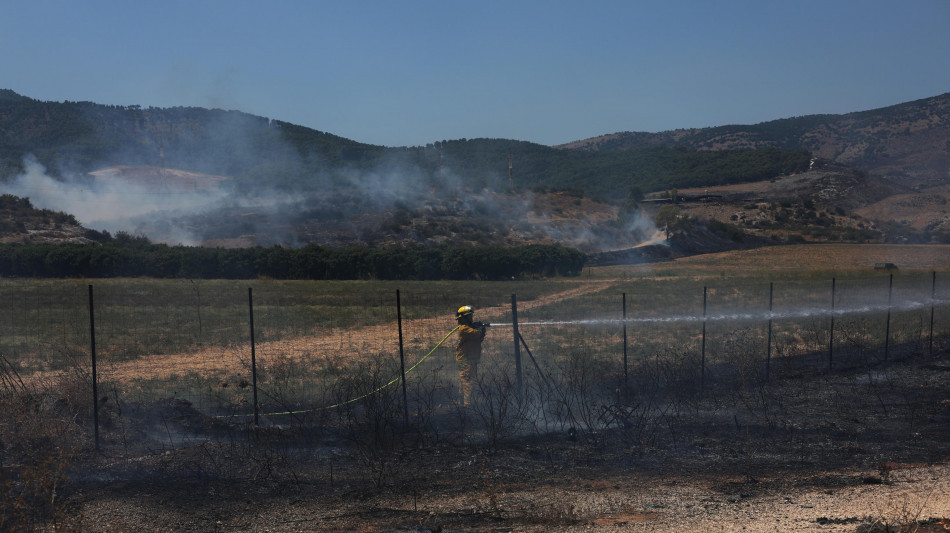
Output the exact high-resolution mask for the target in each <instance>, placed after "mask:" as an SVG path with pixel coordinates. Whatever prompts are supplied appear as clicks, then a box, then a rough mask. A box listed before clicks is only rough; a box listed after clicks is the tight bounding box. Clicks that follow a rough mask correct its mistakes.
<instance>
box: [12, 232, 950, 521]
mask: <svg viewBox="0 0 950 533" xmlns="http://www.w3.org/2000/svg"><path fill="white" fill-rule="evenodd" d="M882 262H886V263H894V264H895V265H897V267H898V270H896V271H877V270H874V265H875V264H876V263H882ZM948 272H950V247H947V246H873V245H871V246H860V245H800V246H798V245H797V246H776V247H771V248H763V249H758V250H749V251H740V252H729V253H721V254H711V255H705V256H695V257H690V258H685V259H679V260H676V261H671V262H666V263H656V264H650V265H628V266H612V267H598V268H591V269H589V270H585V271H584V273H583V275H582V276H580V277H578V278H573V279H557V280H538V281H530V280H526V281H518V282H503V283H481V282H466V283H449V282H435V283H415V284H413V283H396V282H346V283H343V282H339V283H338V282H330V283H312V282H276V281H268V280H253V281H250V282H201V283H193V282H188V281H163V282H160V281H157V280H97V281H95V282H89V284H93V285H95V287H96V290H97V291H98V292H97V295H98V296H97V300H96V302H97V305H100V306H101V310H100V311H97V317H96V327H97V328H99V330H100V331H101V337H100V338H99V346H97V349H98V350H99V351H100V356H101V357H102V361H101V362H100V368H99V372H100V383H99V385H100V388H99V398H97V400H96V405H97V414H98V417H99V423H100V425H99V449H98V450H96V449H95V447H94V443H95V442H96V441H95V438H94V437H95V436H94V434H93V429H94V427H93V417H92V415H93V411H92V402H91V401H90V398H91V394H90V391H89V388H88V387H89V386H90V377H89V367H88V357H89V351H88V348H87V347H86V346H85V345H84V343H87V342H88V340H89V339H88V337H87V336H86V333H87V332H88V327H89V325H88V322H87V321H88V313H87V310H86V308H85V307H84V306H85V304H86V301H85V299H84V298H83V296H84V295H85V289H86V286H87V282H86V281H83V280H78V281H77V280H65V281H56V280H49V281H42V282H32V281H27V280H16V281H7V280H5V281H3V282H2V283H0V294H2V295H3V296H4V297H5V301H8V302H11V303H12V304H13V305H15V306H20V307H21V309H19V314H22V315H23V316H22V317H21V318H22V319H21V318H17V317H14V316H7V317H6V318H4V319H3V320H2V321H0V328H3V329H2V330H0V355H2V356H3V358H2V360H0V363H2V364H0V378H2V379H0V395H2V397H3V400H4V402H5V403H6V404H7V405H8V406H9V408H8V409H7V410H6V411H5V414H4V415H3V416H2V418H0V458H2V461H0V475H2V477H0V511H3V513H2V517H3V518H0V530H22V531H102V532H105V531H281V532H282V531H419V532H422V531H427V532H428V531H444V532H447V531H525V532H542V531H567V532H574V531H604V532H614V531H671V532H672V531H710V530H713V531H717V530H720V531H737V530H743V531H837V532H859V531H860V532H864V533H871V532H885V531H921V532H932V531H946V530H947V529H946V528H947V527H948V524H950V522H948V519H950V445H948V442H950V381H948V380H947V379H946V378H947V376H948V375H950V374H948V372H950V352H948V349H950V346H948V337H950V323H948V319H950V312H948V309H947V308H946V304H945V303H941V304H940V306H939V307H938V308H937V313H936V329H937V333H938V337H937V340H936V343H935V345H936V349H935V350H933V349H928V348H929V347H928V345H927V341H928V335H927V324H926V321H927V318H928V312H929V309H928V308H927V307H924V308H914V309H910V310H902V311H900V312H897V311H895V312H894V313H893V317H891V316H890V313H887V314H888V318H887V320H888V322H887V325H888V327H887V329H888V331H887V337H886V338H887V340H888V341H890V342H892V343H893V345H892V346H891V349H892V356H891V358H890V359H886V358H882V356H881V354H882V346H881V343H882V342H883V339H884V338H885V336H884V329H885V328H884V327H883V325H884V320H883V319H884V315H885V312H884V311H883V310H878V311H875V312H873V313H870V314H861V315H860V316H858V317H849V316H846V315H842V316H840V317H839V320H838V321H837V323H836V324H835V328H836V335H837V337H836V338H837V343H839V344H838V350H839V355H838V357H839V359H836V365H837V366H835V367H834V368H831V369H829V367H828V363H827V356H826V353H827V351H828V347H827V339H828V329H829V323H828V317H827V316H825V317H820V318H814V317H807V316H801V317H797V318H795V319H793V320H792V319H788V320H785V321H784V322H782V321H776V322H777V323H776V324H775V328H774V334H772V333H771V332H770V333H769V335H768V336H767V335H766V325H765V321H764V320H763V319H761V316H759V315H757V316H759V317H758V318H756V319H754V320H749V319H743V318H741V317H740V318H730V319H728V320H722V321H719V322H715V323H712V322H711V323H710V324H709V327H708V331H707V330H706V328H705V326H703V328H702V330H701V329H700V326H701V323H700V322H697V321H696V320H695V318H694V317H693V315H695V314H696V313H698V312H699V311H700V309H701V307H699V306H700V305H701V303H702V297H703V293H704V289H705V288H706V287H708V288H709V291H708V292H709V297H710V312H711V313H722V312H728V313H735V312H737V311H736V310H741V311H742V312H746V311H748V310H752V311H754V312H755V313H759V314H760V313H761V312H762V311H763V309H767V307H763V306H764V305H765V304H767V300H764V301H763V296H765V297H767V296H768V292H763V289H767V288H768V287H769V284H770V283H772V282H775V284H776V285H777V286H779V287H781V290H780V291H777V292H778V295H779V297H778V298H777V305H778V306H779V307H781V306H786V307H789V306H794V305H796V304H797V303H798V302H801V303H803V304H806V305H808V306H812V305H814V304H813V302H812V301H811V298H812V293H813V292H817V295H818V297H819V300H821V299H824V298H826V295H827V292H828V291H827V289H828V282H829V280H830V279H831V278H833V277H837V278H838V279H839V290H840V291H841V293H840V294H839V297H840V298H841V300H842V303H843V304H844V303H849V305H851V304H854V305H858V304H860V305H865V303H866V302H871V303H874V302H881V301H882V298H883V301H886V298H887V292H886V288H887V285H886V280H887V278H888V277H889V276H890V275H891V274H893V275H894V277H895V278H896V279H897V283H896V285H895V286H896V287H897V288H898V290H897V292H898V293H900V294H901V295H903V294H904V293H905V292H908V291H912V292H913V293H914V294H913V299H919V298H921V297H923V298H926V297H927V295H928V294H929V291H930V290H931V289H930V285H929V283H930V280H931V276H934V278H933V279H935V280H937V284H936V290H935V292H936V293H937V296H938V300H941V301H945V300H946V299H947V297H948V283H947V281H946V280H945V279H944V278H945V277H946V276H947V273H948ZM934 273H935V274H934ZM882 282H883V283H882ZM247 286H252V287H254V295H255V327H256V328H257V329H258V332H259V337H258V339H257V342H258V343H257V345H256V346H255V351H256V357H257V364H258V365H260V374H259V376H258V379H259V381H260V383H259V389H260V398H259V402H260V403H261V406H262V408H263V409H262V411H263V416H262V417H261V424H260V426H259V427H255V426H254V425H253V424H252V423H251V422H252V420H253V419H252V418H251V417H250V416H245V415H247V414H249V413H251V412H252V409H251V406H252V403H251V402H252V401H253V396H252V388H253V387H252V386H251V383H250V382H251V376H250V374H249V373H248V369H249V368H250V367H249V365H250V355H251V354H250V349H249V347H248V340H247V339H246V332H247V319H248V316H247V308H246V302H247V297H248V291H247ZM868 287H870V288H869V289H868ZM395 289H401V291H402V297H403V300H402V301H403V305H404V306H405V308H404V309H403V313H404V315H403V319H404V333H405V341H406V356H407V362H408V364H410V365H411V364H414V363H415V362H417V361H418V360H419V359H420V357H422V355H424V354H425V353H426V352H427V351H428V350H429V349H431V348H432V346H433V344H434V343H435V342H437V341H438V339H439V338H441V337H442V335H444V334H445V333H447V332H449V331H451V328H452V327H453V326H454V320H452V315H451V313H452V311H453V310H454V308H455V307H457V306H458V305H460V304H461V303H474V304H475V305H476V307H477V308H478V310H479V315H478V317H479V318H481V319H483V320H487V321H490V322H493V323H495V324H496V326H494V327H492V328H490V330H489V337H488V339H487V340H486V347H485V361H484V362H483V364H482V366H483V368H482V371H481V384H480V386H479V401H477V402H476V403H475V405H474V406H472V407H468V408H466V407H463V406H462V405H461V404H460V402H459V401H458V399H457V395H456V394H457V393H456V390H457V389H456V387H457V384H456V381H455V380H456V379H457V373H456V369H455V367H454V363H453V361H452V354H451V347H450V346H448V345H450V344H451V343H452V340H451V339H450V340H449V341H447V343H446V346H444V347H442V348H440V349H439V350H437V351H435V353H433V355H432V356H431V358H430V359H428V360H426V361H424V364H422V365H420V366H419V367H418V368H417V369H416V370H415V371H414V372H412V373H411V374H410V375H409V376H408V379H407V380H406V385H407V389H406V394H407V396H403V390H402V388H401V386H400V385H401V383H400V382H399V381H396V382H391V381H390V379H391V378H392V376H393V375H398V358H397V355H398V339H397V331H396V325H397V324H396V317H395V311H394V308H393V303H394V302H393V296H394V294H393V293H394V292H395ZM859 289H861V290H859ZM864 289H867V290H868V291H869V292H870V296H867V295H865V294H863V293H864V292H866V291H864ZM783 291H784V292H783ZM859 292H860V293H862V294H860V297H861V298H864V299H860V300H858V299H857V298H858V296H856V294H857V293H859ZM621 293H623V294H624V296H625V299H626V301H627V303H628V304H629V313H630V316H631V317H636V319H637V320H639V322H631V323H630V324H629V326H628V328H627V329H626V330H624V331H623V332H622V331H621V329H620V326H619V322H618V321H617V320H616V318H617V317H618V316H619V312H620V309H619V303H620V302H619V296H620V294H621ZM513 294H518V310H519V320H520V321H522V322H523V323H524V326H523V329H522V336H523V341H522V342H523V346H522V351H521V357H522V358H523V364H524V384H523V388H522V389H521V390H520V391H519V389H517V388H516V382H515V379H514V372H513V367H512V364H513V358H512V355H513V354H512V351H513V348H512V332H513V331H512V328H511V327H510V325H509V323H510V322H511V319H512V315H511V308H510V306H511V296H512V295H513ZM143 302H144V303H143ZM750 312H751V311H750ZM664 317H674V319H669V320H667V318H664ZM675 317H682V322H679V320H680V319H678V318H675ZM654 318H656V319H658V320H659V321H662V323H653V322H650V321H651V320H653V319H654ZM579 320H580V322H578V321H579ZM585 320H586V322H585ZM667 322H668V323H667ZM701 331H702V332H703V333H708V337H709V338H708V342H707V339H706V336H705V335H703V336H701V333H700V332H701ZM627 333H629V342H628V343H627V344H628V345H629V354H628V355H629V358H630V376H629V381H628V382H627V383H626V384H624V372H625V371H621V368H625V367H622V366H621V363H620V361H621V359H620V357H621V355H620V347H621V345H622V344H623V336H622V335H623V334H627ZM767 342H768V346H769V348H770V350H771V351H772V357H774V358H775V359H774V361H772V364H773V368H772V372H773V374H771V379H767V378H763V375H762V373H761V371H762V369H763V366H762V364H763V358H764V357H765V356H764V354H765V353H766V351H765V348H766V343H767ZM700 350H702V352H700ZM529 351H530V352H531V353H530V354H529V353H528V352H529ZM625 353H626V352H625ZM700 353H703V355H704V356H705V358H706V359H707V361H706V365H708V366H703V372H702V374H703V375H702V379H703V381H702V382H701V381H700V380H701V376H700V371H699V370H698V368H699V367H698V366H697V364H698V362H699V360H700ZM26 355H29V357H27V358H26V359H24V360H18V359H16V357H15V356H17V357H25V356H26ZM57 358H62V359H57ZM387 382H389V383H395V384H394V385H392V386H386V384H387ZM353 398H360V399H359V400H358V401H353V402H351V401H350V400H351V399H353ZM404 398H408V402H409V403H408V405H409V406H410V407H411V408H410V409H407V410H404V407H403V406H404V405H405V404H404V403H403V401H404ZM331 404H333V405H334V407H332V408H326V406H328V405H331ZM291 410H297V411H295V414H292V415H288V414H268V412H274V411H291ZM226 414H232V415H233V414H238V415H239V416H226V417H222V415H226Z"/></svg>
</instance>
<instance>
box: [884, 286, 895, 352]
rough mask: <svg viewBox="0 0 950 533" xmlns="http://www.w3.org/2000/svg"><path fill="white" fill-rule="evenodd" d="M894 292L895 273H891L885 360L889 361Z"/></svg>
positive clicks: (885, 334) (885, 331) (888, 290)
mask: <svg viewBox="0 0 950 533" xmlns="http://www.w3.org/2000/svg"><path fill="white" fill-rule="evenodd" d="M893 293H894V274H891V276H890V281H889V282H888V284H887V326H885V328H884V362H885V363H886V362H887V353H888V349H889V348H890V345H891V295H892V294H893Z"/></svg>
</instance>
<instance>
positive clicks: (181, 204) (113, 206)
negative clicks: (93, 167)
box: [0, 156, 226, 244]
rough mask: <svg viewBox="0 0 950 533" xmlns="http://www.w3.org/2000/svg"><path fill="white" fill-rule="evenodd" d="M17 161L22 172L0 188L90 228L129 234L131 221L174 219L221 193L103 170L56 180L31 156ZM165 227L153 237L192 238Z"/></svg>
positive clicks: (206, 206)
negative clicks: (159, 184) (135, 179)
mask: <svg viewBox="0 0 950 533" xmlns="http://www.w3.org/2000/svg"><path fill="white" fill-rule="evenodd" d="M23 166H24V169H25V171H24V172H23V173H22V174H19V175H17V176H14V178H13V179H12V180H10V181H9V182H4V183H0V190H2V192H3V193H5V194H12V195H14V196H20V197H24V198H29V199H30V202H31V203H32V204H33V205H34V206H35V207H37V208H39V209H49V210H52V211H62V212H65V213H68V214H71V215H73V216H74V217H76V219H77V220H78V221H79V223H80V224H82V225H83V226H85V227H87V228H92V229H96V230H105V231H110V232H118V231H125V232H132V233H134V228H135V225H136V224H134V223H133V222H134V221H136V220H138V221H141V220H143V219H144V218H148V219H151V220H155V219H165V220H174V219H177V218H181V217H184V216H188V215H191V214H194V213H198V212H201V211H204V210H208V209H210V208H212V207H214V206H215V205H217V204H219V203H220V202H221V201H223V200H224V198H225V197H226V193H225V192H223V191H220V190H202V191H197V190H194V191H187V190H184V191H183V190H180V189H174V188H161V187H155V186H149V185H147V184H142V183H136V182H133V181H130V180H127V179H124V178H122V177H121V176H120V175H118V174H115V173H108V172H106V173H101V174H99V175H97V176H95V177H93V176H71V177H68V178H66V179H63V180H60V179H56V178H53V177H51V176H49V175H48V174H47V170H46V167H44V166H43V165H42V164H40V163H39V162H38V161H37V160H36V158H35V157H33V156H27V157H26V158H24V161H23ZM166 225H167V224H166ZM168 229H169V231H168V235H163V236H161V237H160V238H158V239H157V240H159V241H161V242H168V243H171V244H193V243H195V242H196V239H195V237H194V235H192V234H191V232H189V231H188V230H186V229H185V228H182V227H169V228H168ZM150 237H151V236H150Z"/></svg>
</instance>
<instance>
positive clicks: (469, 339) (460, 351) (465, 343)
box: [455, 323, 485, 365]
mask: <svg viewBox="0 0 950 533" xmlns="http://www.w3.org/2000/svg"><path fill="white" fill-rule="evenodd" d="M458 333H459V340H458V344H456V345H455V361H456V362H457V363H459V364H470V365H475V364H478V361H479V359H481V357H482V340H483V339H484V338H485V326H484V324H481V323H474V324H472V323H469V324H461V325H459V329H458Z"/></svg>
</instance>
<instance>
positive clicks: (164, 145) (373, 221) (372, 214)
mask: <svg viewBox="0 0 950 533" xmlns="http://www.w3.org/2000/svg"><path fill="white" fill-rule="evenodd" d="M113 111H114V110H113ZM85 112H86V113H87V114H88V115H89V116H92V117H93V119H91V120H93V122H92V123H93V124H96V125H97V126H96V127H97V128H99V131H97V133H96V135H97V137H96V139H97V141H96V142H97V143H98V144H99V145H100V147H99V148H98V149H97V151H95V152H94V153H95V158H94V159H91V160H89V159H90V158H92V155H91V154H85V153H84V158H83V160H82V161H81V162H80V161H78V160H76V159H70V154H71V153H72V154H74V156H75V150H74V151H68V150H64V151H61V152H57V155H56V157H55V158H51V156H49V155H48V154H45V153H44V154H42V157H37V156H34V155H33V154H27V156H26V157H25V158H24V159H23V163H22V171H21V172H19V173H15V174H14V175H13V176H12V177H10V178H9V179H7V180H4V181H3V182H2V183H0V191H2V192H4V193H8V194H14V195H17V196H21V197H28V198H29V199H30V200H31V201H32V202H33V204H34V205H36V206H37V207H39V208H44V209H53V210H57V211H62V212H65V213H69V214H72V215H74V216H76V218H77V219H78V220H79V221H80V223H81V224H83V225H84V226H86V227H88V228H92V229H95V230H98V231H108V232H111V233H116V232H125V233H129V234H132V235H136V236H139V235H141V236H146V237H147V238H149V239H150V240H152V241H154V242H161V243H167V244H184V245H189V246H195V245H206V246H223V247H247V246H256V245H261V246H272V245H279V246H290V247H297V246H302V245H305V244H311V243H312V244H320V245H330V246H346V245H351V244H357V245H362V244H365V245H371V246H376V245H392V244H404V243H410V242H411V243H417V244H423V245H429V246H431V245H438V244H445V243H448V244H486V243H491V244H493V245H518V244H527V243H553V242H560V243H561V244H565V245H568V246H574V247H577V248H579V249H581V250H584V251H587V250H602V249H613V248H625V247H629V246H633V245H635V244H637V243H639V242H641V241H643V240H646V239H647V238H649V237H651V236H652V235H653V233H654V232H655V229H654V228H652V223H650V222H648V221H646V220H645V219H642V220H634V219H631V218H630V217H624V219H623V220H622V221H621V220H618V218H619V217H618V216H617V208H618V206H617V205H616V204H615V203H613V201H594V200H591V199H589V198H583V197H582V196H576V195H575V194H576V191H575V193H567V194H564V193H558V192H556V191H555V192H551V191H550V190H541V189H535V190H532V189H531V188H530V187H525V186H523V185H517V184H516V183H513V182H511V181H510V180H509V176H508V175H506V168H505V165H506V160H505V157H506V155H507V154H505V153H504V152H499V153H493V154H488V153H486V154H478V153H468V152H466V154H465V158H464V159H459V158H454V157H453V156H452V154H448V155H447V156H446V155H444V154H443V153H442V151H441V149H439V148H438V147H436V146H434V145H433V146H429V147H418V148H412V149H409V148H404V149H398V148H383V147H372V146H368V145H362V144H359V143H354V142H352V141H347V140H345V139H340V138H338V137H335V136H332V135H329V134H323V133H320V132H315V131H312V130H307V129H306V128H299V127H295V126H293V125H290V124H285V123H281V122H277V121H268V120H267V119H261V118H259V117H253V116H250V115H246V114H243V113H237V112H222V111H220V110H217V111H208V110H196V109H184V110H139V109H135V110H131V109H130V110H127V112H126V113H124V114H120V115H119V116H118V117H111V115H109V113H108V112H107V110H103V109H100V108H98V107H96V106H87V107H86V108H85ZM106 115H109V116H108V117H107V116H106ZM110 117H111V118H110ZM106 118H108V120H106ZM124 122H128V124H124ZM104 139H108V140H109V141H108V142H106V141H105V140H104ZM89 142H90V143H91V142H92V141H89ZM442 144H444V143H442ZM515 144H517V143H515ZM495 148H497V147H495ZM491 157H495V158H497V159H498V165H497V166H496V167H495V168H494V169H491V167H492V165H486V164H485V159H486V158H491ZM473 165H474V166H473ZM486 169H491V170H486ZM620 194H621V196H624V195H625V193H624V192H622V191H621V193H620ZM634 218H636V217H634Z"/></svg>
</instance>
